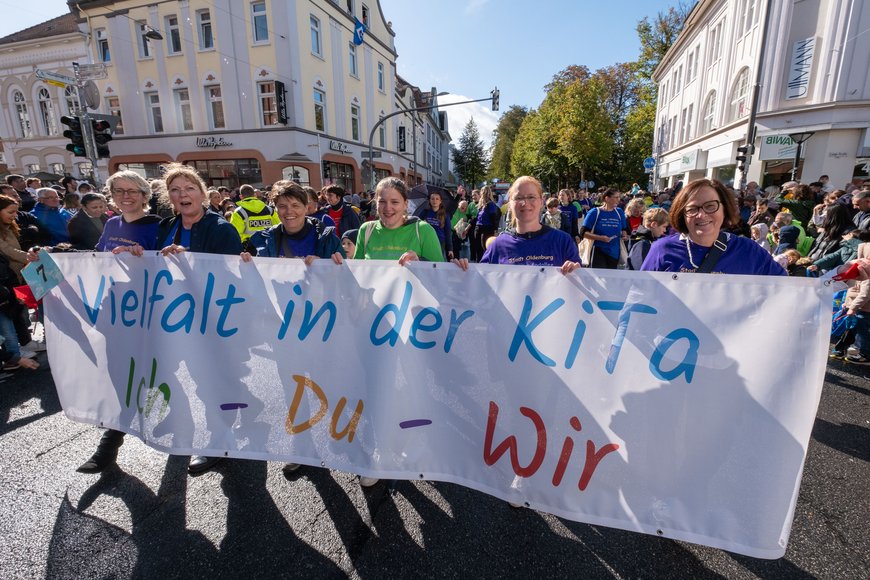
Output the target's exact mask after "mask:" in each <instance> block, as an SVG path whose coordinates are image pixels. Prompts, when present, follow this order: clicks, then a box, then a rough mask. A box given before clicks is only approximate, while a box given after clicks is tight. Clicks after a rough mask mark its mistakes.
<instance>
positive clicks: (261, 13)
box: [251, 2, 269, 42]
mask: <svg viewBox="0 0 870 580" xmlns="http://www.w3.org/2000/svg"><path fill="white" fill-rule="evenodd" d="M251 25H252V26H253V27H254V29H253V34H254V42H268V41H269V19H268V18H267V17H266V3H265V2H254V3H252V4H251Z"/></svg>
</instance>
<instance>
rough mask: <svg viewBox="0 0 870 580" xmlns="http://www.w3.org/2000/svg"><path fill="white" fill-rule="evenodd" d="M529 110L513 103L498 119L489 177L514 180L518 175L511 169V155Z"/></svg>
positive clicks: (493, 136) (494, 133)
mask: <svg viewBox="0 0 870 580" xmlns="http://www.w3.org/2000/svg"><path fill="white" fill-rule="evenodd" d="M528 113H529V110H528V109H527V108H525V107H520V106H518V105H511V107H510V109H508V110H507V111H505V113H504V114H503V115H502V116H501V119H499V121H498V127H496V129H495V131H494V132H493V135H492V139H493V145H492V154H491V160H490V163H489V172H488V173H487V178H489V179H492V178H498V179H509V180H513V179H514V178H515V177H517V175H514V174H513V172H512V171H511V155H512V154H513V149H514V142H515V141H516V137H517V133H519V131H520V126H521V125H522V124H523V119H525V118H526V115H527V114H528Z"/></svg>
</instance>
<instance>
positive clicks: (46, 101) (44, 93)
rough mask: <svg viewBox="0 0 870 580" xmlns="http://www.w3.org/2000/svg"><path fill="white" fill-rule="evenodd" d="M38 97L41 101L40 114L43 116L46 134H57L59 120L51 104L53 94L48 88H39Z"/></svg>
mask: <svg viewBox="0 0 870 580" xmlns="http://www.w3.org/2000/svg"><path fill="white" fill-rule="evenodd" d="M36 98H37V100H38V101H39V116H40V117H41V118H42V126H43V127H45V134H46V135H57V134H58V132H57V121H56V120H55V118H54V106H53V105H52V104H51V95H49V94H48V89H39V94H38V95H37V97H36Z"/></svg>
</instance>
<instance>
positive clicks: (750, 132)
mask: <svg viewBox="0 0 870 580" xmlns="http://www.w3.org/2000/svg"><path fill="white" fill-rule="evenodd" d="M772 5H773V0H767V3H766V4H765V7H764V24H762V29H761V48H760V50H759V53H758V64H757V65H756V66H757V67H758V70H756V72H755V87H754V88H753V90H752V105H751V106H750V108H749V121H748V125H747V129H746V145H747V146H748V147H749V150H748V152H747V159H746V168H747V171H748V170H749V164H750V163H751V161H752V156H753V155H754V154H755V119H756V117H757V116H758V101H759V100H760V98H761V74H762V69H763V68H764V53H765V51H766V50H767V37H768V31H769V30H770V22H769V21H770V7H771V6H772ZM745 186H746V172H745V171H741V172H740V181H739V182H737V188H736V189H737V191H738V192H742V191H743V188H744V187H745Z"/></svg>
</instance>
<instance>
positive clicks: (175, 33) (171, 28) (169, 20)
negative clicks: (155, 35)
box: [166, 15, 181, 54]
mask: <svg viewBox="0 0 870 580" xmlns="http://www.w3.org/2000/svg"><path fill="white" fill-rule="evenodd" d="M166 51H167V52H168V53H169V54H181V30H179V28H178V16H175V15H172V16H167V17H166Z"/></svg>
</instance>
